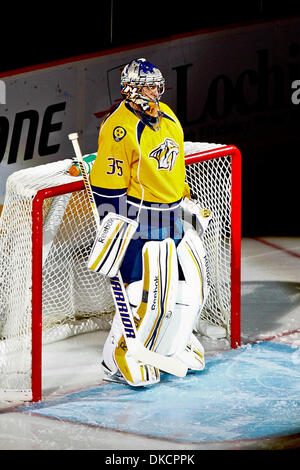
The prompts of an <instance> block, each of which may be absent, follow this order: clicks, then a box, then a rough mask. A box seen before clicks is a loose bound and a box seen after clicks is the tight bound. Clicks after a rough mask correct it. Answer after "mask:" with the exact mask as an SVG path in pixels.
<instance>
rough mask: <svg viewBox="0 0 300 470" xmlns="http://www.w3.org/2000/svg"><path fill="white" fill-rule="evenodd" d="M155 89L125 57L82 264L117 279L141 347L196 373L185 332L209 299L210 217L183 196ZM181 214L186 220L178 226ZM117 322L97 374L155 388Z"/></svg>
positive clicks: (173, 120)
mask: <svg viewBox="0 0 300 470" xmlns="http://www.w3.org/2000/svg"><path fill="white" fill-rule="evenodd" d="M164 89H165V80H164V78H163V75H162V73H161V72H160V70H159V69H158V68H157V67H155V66H154V65H152V64H151V63H150V62H148V61H147V60H146V59H143V58H141V59H135V60H132V61H131V62H130V63H129V64H128V65H126V66H125V67H124V69H123V71H122V73H121V93H122V95H123V98H124V99H123V101H121V102H120V103H119V104H118V105H117V106H116V107H115V108H114V109H113V110H112V111H111V113H110V114H109V115H108V116H106V118H105V119H104V121H103V122H102V124H101V127H100V132H99V141H98V152H97V157H96V160H95V163H94V165H93V167H92V169H91V172H90V183H91V188H92V193H93V196H94V200H95V204H96V206H97V209H98V213H99V216H100V221H101V225H100V229H99V233H98V234H97V237H96V240H95V243H94V245H93V248H92V250H91V254H90V257H89V261H88V266H89V268H90V269H91V270H93V271H96V272H98V273H101V274H102V275H104V276H108V277H110V278H113V277H114V276H115V275H116V274H117V273H118V272H119V273H120V274H121V276H122V279H123V281H124V285H125V286H126V292H127V297H128V300H129V305H130V309H131V312H132V315H133V317H134V323H135V327H136V331H137V335H138V339H139V341H140V342H141V343H142V344H143V345H144V346H145V347H146V348H147V349H148V350H150V351H154V352H157V353H159V354H161V355H164V356H167V357H173V358H176V359H177V360H178V361H180V362H182V363H184V364H185V365H186V366H187V368H188V369H189V370H194V371H200V370H202V369H203V368H204V367H205V360H204V349H203V347H202V345H201V343H200V342H199V340H198V339H197V338H196V336H195V335H194V334H193V328H194V325H195V322H196V321H197V319H198V318H199V315H200V314H201V310H202V308H203V306H204V304H205V301H206V298H207V296H208V294H209V282H208V279H209V276H208V273H207V263H206V255H205V250H204V247H203V243H202V239H201V237H202V235H203V233H204V231H205V229H206V227H207V225H208V223H209V221H210V218H211V214H210V211H209V210H208V209H204V208H200V207H198V205H197V204H196V203H195V202H193V201H192V200H191V199H190V194H189V188H188V186H187V185H186V184H185V164H184V149H183V141H184V138H183V130H182V127H181V125H180V122H179V120H178V119H177V117H176V116H175V114H174V113H173V111H172V110H171V109H170V108H169V107H168V106H167V105H166V104H164V103H162V102H161V101H160V99H161V96H162V94H163V93H164ZM187 215H188V216H189V218H190V220H191V221H192V222H193V223H191V224H187V225H185V228H184V225H183V220H186V219H187ZM186 227H188V228H186ZM121 326H122V325H121V321H120V317H119V316H118V315H115V317H114V319H113V322H112V326H111V330H110V332H109V334H108V337H107V339H106V342H105V345H104V348H103V358H102V367H103V371H104V374H105V375H106V376H107V377H114V376H120V377H121V378H122V380H123V381H125V382H126V383H128V384H129V385H131V386H148V385H152V384H155V383H157V382H159V380H160V370H159V368H157V367H156V366H153V365H150V364H147V363H145V362H142V361H140V360H138V359H137V358H133V357H132V356H131V355H130V354H129V351H128V348H127V346H126V338H125V337H124V334H123V329H122V327H121Z"/></svg>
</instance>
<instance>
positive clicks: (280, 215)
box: [0, 0, 300, 236]
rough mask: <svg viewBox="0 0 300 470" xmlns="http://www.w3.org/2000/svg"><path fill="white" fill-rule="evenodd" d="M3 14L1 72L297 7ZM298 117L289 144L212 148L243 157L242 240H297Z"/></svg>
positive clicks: (158, 5)
mask: <svg viewBox="0 0 300 470" xmlns="http://www.w3.org/2000/svg"><path fill="white" fill-rule="evenodd" d="M2 8H3V11H2V12H1V24H0V38H1V55H0V57H1V60H0V72H6V71H9V70H13V69H17V68H21V67H26V66H32V65H36V64H40V63H45V62H49V61H53V60H59V59H64V58H67V57H72V56H76V55H81V54H88V53H92V52H97V51H101V50H104V49H109V48H112V47H121V46H126V45H129V44H134V43H138V42H144V41H149V40H158V39H159V38H166V37H170V36H172V35H177V34H180V33H185V32H191V31H195V30H201V29H205V28H212V27H218V26H223V25H231V24H236V23H245V22H252V21H261V22H264V21H269V20H271V19H276V20H278V19H281V18H282V19H283V18H288V17H296V16H300V1H299V0H297V1H291V0H285V1H283V2H280V3H277V2H272V1H268V0H252V1H250V0H249V1H241V0H239V1H235V0H232V1H230V0H228V1H226V2H224V1H216V0H215V1H213V0H211V1H207V2H204V1H189V0H185V1H184V2H174V1H169V0H168V1H161V2H149V1H146V2H145V1H144V2H141V1H140V2H136V1H129V2H124V1H120V0H103V1H99V0H98V2H79V3H78V2H76V3H74V4H71V3H67V4H66V3H63V2H61V3H53V2H45V3H42V2H39V3H37V4H36V3H34V4H30V3H25V2H23V3H21V4H20V3H16V4H15V3H14V4H9V5H7V2H5V5H3V6H2ZM299 43H300V38H299ZM296 78H298V79H299V80H300V76H299V77H296ZM299 108H300V105H299ZM299 111H300V110H299ZM299 111H298V110H293V112H294V115H295V116H294V117H293V119H294V122H292V124H293V128H294V129H295V131H294V135H293V136H292V138H291V136H288V137H286V136H285V135H280V133H279V132H278V131H276V132H274V141H272V142H271V143H270V142H268V144H267V145H266V144H265V143H264V142H263V140H262V142H261V146H260V145H259V142H258V143H257V142H256V146H254V147H253V145H249V144H247V143H245V142H243V140H242V139H240V138H239V137H238V136H237V137H236V138H233V139H234V141H232V139H231V140H230V141H228V142H227V141H226V136H223V138H222V139H220V141H219V142H222V143H228V144H234V145H237V146H238V147H239V148H240V150H241V152H242V155H243V176H242V188H243V191H242V197H243V202H242V235H243V236H267V235H272V236H281V235H284V236H300V230H299V226H300V224H299V208H298V205H299V199H300V197H299V189H298V187H299V186H300V183H299V176H300V164H299V161H300V146H299V144H300V137H299V134H300V133H299V131H298V129H299V124H300V118H299ZM257 126H259V123H258V124H257ZM276 129H277V128H276ZM257 131H258V132H257V135H259V129H257ZM255 135H256V132H255V129H254V136H255ZM228 138H229V137H228ZM212 141H216V140H215V139H213V140H212Z"/></svg>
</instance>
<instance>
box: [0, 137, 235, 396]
mask: <svg viewBox="0 0 300 470" xmlns="http://www.w3.org/2000/svg"><path fill="white" fill-rule="evenodd" d="M185 155H186V173H187V182H188V183H189V185H190V188H191V193H192V197H193V198H194V199H196V200H197V201H198V203H199V204H200V205H201V206H202V207H204V208H209V209H210V210H211V211H212V213H213V219H212V222H211V223H210V225H209V227H208V229H207V230H206V232H205V235H204V244H205V248H206V251H207V256H208V261H209V269H210V279H211V285H212V287H211V291H210V295H209V298H208V301H207V303H206V305H205V308H204V310H203V312H202V314H201V320H205V321H207V322H208V323H209V324H212V325H218V326H221V327H222V328H224V331H225V334H226V336H227V339H228V341H230V344H231V346H232V347H236V346H238V345H239V344H240V325H239V319H240V237H241V236H240V179H241V173H240V165H241V162H240V160H241V158H240V152H239V151H238V149H237V148H236V147H234V146H224V145H216V144H204V143H192V142H185ZM71 163H72V160H71V159H66V160H62V161H58V162H55V163H49V164H45V165H41V166H36V167H33V168H30V169H25V170H20V171H17V172H15V173H14V174H12V175H11V176H10V177H9V178H8V180H7V186H6V197H5V202H4V207H3V211H2V215H1V219H0V283H1V290H0V377H1V379H0V380H1V383H0V399H3V397H4V399H7V400H10V399H12V400H15V399H19V398H20V399H25V400H26V399H29V400H31V399H32V400H35V401H36V400H39V399H41V361H42V354H41V350H42V344H44V343H48V342H54V341H58V340H61V339H64V338H66V337H69V336H72V335H76V334H80V333H85V332H91V331H95V330H108V329H109V328H110V321H111V319H112V316H113V314H114V305H113V299H112V296H111V293H110V287H109V281H108V280H107V279H106V278H104V277H102V276H101V275H99V274H97V273H94V272H92V271H90V270H88V268H87V267H86V260H87V257H88V254H89V251H90V248H91V245H92V243H93V240H94V238H95V232H96V225H95V221H94V218H93V216H92V212H91V209H90V206H89V201H88V198H87V196H86V193H85V190H84V185H83V181H82V178H81V177H76V178H74V177H72V176H70V175H69V173H68V168H69V167H70V165H71ZM196 328H197V327H196Z"/></svg>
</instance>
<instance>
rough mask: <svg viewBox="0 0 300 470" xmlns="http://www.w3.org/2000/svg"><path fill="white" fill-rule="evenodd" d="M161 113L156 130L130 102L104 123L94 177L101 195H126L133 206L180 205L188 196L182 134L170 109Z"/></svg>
mask: <svg viewBox="0 0 300 470" xmlns="http://www.w3.org/2000/svg"><path fill="white" fill-rule="evenodd" d="M160 111H161V116H160V118H159V125H158V127H157V129H156V130H153V128H151V127H150V126H149V125H147V124H146V123H145V122H143V121H142V120H140V119H139V117H138V115H137V114H135V112H134V110H133V109H132V108H131V107H130V105H129V104H128V103H126V101H122V102H121V103H120V104H119V105H118V107H117V108H116V109H115V110H114V111H113V112H112V113H111V114H109V115H108V116H107V118H106V119H105V120H104V121H103V123H102V125H101V128H100V133H99V143H98V144H99V146H98V153H97V157H96V160H95V163H94V165H93V168H92V170H91V173H90V181H91V185H92V187H93V192H94V194H95V195H96V196H98V197H104V198H107V197H110V198H112V199H113V198H114V197H120V196H121V195H125V194H126V195H127V201H128V202H129V203H132V204H135V203H140V202H141V201H143V204H144V203H145V204H146V205H147V203H148V205H151V203H152V204H153V203H155V204H168V205H169V207H174V206H176V205H177V204H179V202H180V200H181V199H182V197H183V196H184V195H185V194H184V192H185V165H184V149H183V131H182V127H181V125H180V123H179V121H178V119H177V117H176V116H175V114H174V113H173V111H172V110H171V109H170V108H169V107H168V106H167V105H166V104H164V103H160ZM149 203H150V204H149Z"/></svg>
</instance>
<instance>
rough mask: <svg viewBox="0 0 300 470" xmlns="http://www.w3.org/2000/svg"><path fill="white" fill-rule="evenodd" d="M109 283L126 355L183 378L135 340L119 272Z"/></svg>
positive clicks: (168, 360) (180, 367) (179, 366)
mask: <svg viewBox="0 0 300 470" xmlns="http://www.w3.org/2000/svg"><path fill="white" fill-rule="evenodd" d="M69 139H70V140H71V142H72V144H73V148H74V151H75V155H76V158H77V161H78V164H79V167H80V170H81V174H82V178H83V182H84V186H85V189H86V192H87V195H88V198H89V202H90V204H91V208H92V211H93V215H94V217H95V221H96V224H97V227H98V228H99V226H100V219H99V214H98V210H97V207H96V204H95V201H94V196H93V193H92V188H91V185H90V181H89V177H88V175H87V173H86V171H85V167H84V161H83V157H82V153H81V150H80V146H79V142H78V134H77V133H72V134H69ZM110 283H111V291H112V295H113V299H114V303H115V307H116V311H117V312H118V315H119V318H120V320H121V325H122V330H123V334H124V337H125V341H126V345H127V349H128V353H129V354H130V355H131V356H132V357H133V358H134V359H136V360H138V361H141V362H144V363H145V364H150V365H152V366H154V367H157V368H158V369H161V370H163V371H165V372H168V373H169V374H173V375H176V376H178V377H185V375H186V373H187V366H186V365H185V364H183V363H182V362H181V361H178V360H177V359H175V358H173V357H168V356H163V355H161V354H158V353H156V352H154V351H151V350H149V349H147V348H146V347H145V346H144V345H143V344H142V343H141V342H140V341H139V339H138V338H137V331H136V327H135V323H134V319H133V315H132V311H131V308H130V305H129V301H128V298H127V293H126V291H125V287H124V283H123V280H122V276H121V274H120V272H119V273H118V274H117V275H116V276H115V277H114V278H110Z"/></svg>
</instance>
